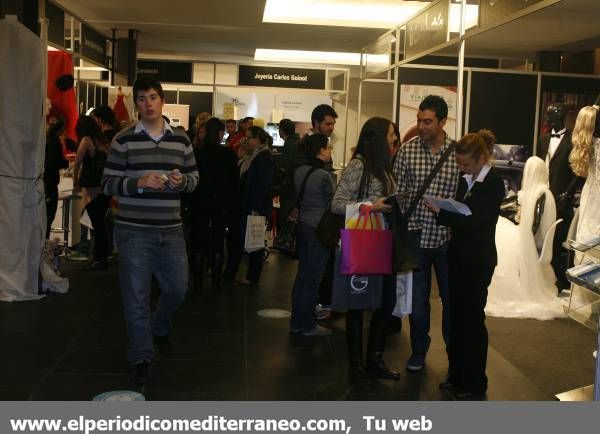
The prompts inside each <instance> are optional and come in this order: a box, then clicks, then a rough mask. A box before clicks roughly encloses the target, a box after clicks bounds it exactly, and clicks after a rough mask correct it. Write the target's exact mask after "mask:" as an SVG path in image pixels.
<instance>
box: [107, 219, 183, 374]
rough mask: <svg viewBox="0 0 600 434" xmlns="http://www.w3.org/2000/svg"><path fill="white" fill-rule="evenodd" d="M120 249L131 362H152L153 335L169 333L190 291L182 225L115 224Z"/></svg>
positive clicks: (120, 271)
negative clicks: (154, 298)
mask: <svg viewBox="0 0 600 434" xmlns="http://www.w3.org/2000/svg"><path fill="white" fill-rule="evenodd" d="M115 239H116V240H117V247H118V249H119V281H120V286H121V296H122V298H123V309H124V311H125V321H126V324H127V336H128V338H129V348H128V350H127V359H128V360H129V363H130V364H131V365H135V364H138V363H140V362H143V361H147V362H149V361H151V360H152V356H153V352H154V346H153V341H152V335H153V334H154V335H156V336H164V335H166V334H167V333H169V327H170V325H171V317H172V316H173V314H174V313H175V311H176V310H177V308H178V307H179V306H180V305H181V303H182V302H183V299H184V297H185V292H186V290H187V280H188V262H187V254H186V248H185V241H184V238H183V229H182V228H181V227H179V228H175V229H170V230H153V231H150V230H141V229H137V228H133V227H131V228H130V227H127V226H124V225H115ZM152 275H154V276H155V277H156V279H157V280H158V283H159V285H160V289H161V294H160V299H159V301H158V305H157V307H156V311H155V312H154V314H153V317H152V315H151V312H150V287H151V283H152Z"/></svg>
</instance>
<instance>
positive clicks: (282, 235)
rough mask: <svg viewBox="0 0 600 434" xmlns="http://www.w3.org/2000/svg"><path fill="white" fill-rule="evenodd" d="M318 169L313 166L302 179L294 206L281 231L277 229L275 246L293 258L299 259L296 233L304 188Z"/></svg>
mask: <svg viewBox="0 0 600 434" xmlns="http://www.w3.org/2000/svg"><path fill="white" fill-rule="evenodd" d="M315 170H316V167H311V168H310V169H309V171H308V173H307V174H306V176H305V177H304V180H303V181H302V186H301V187H300V191H299V192H298V196H296V201H295V204H294V208H292V210H291V211H290V213H289V214H288V215H287V216H286V218H285V221H284V223H283V224H282V225H281V228H280V229H279V231H277V237H276V238H275V248H276V249H277V250H279V252H281V253H282V254H283V255H285V256H288V257H290V258H292V259H298V251H297V249H296V233H297V230H298V214H299V213H300V207H301V206H302V200H303V199H304V190H305V189H306V182H307V181H308V178H309V176H310V175H311V174H312V173H313V172H314V171H315Z"/></svg>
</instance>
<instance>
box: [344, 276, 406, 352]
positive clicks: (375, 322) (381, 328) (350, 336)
mask: <svg viewBox="0 0 600 434" xmlns="http://www.w3.org/2000/svg"><path fill="white" fill-rule="evenodd" d="M395 306H396V275H395V274H391V275H385V276H384V277H383V291H382V293H381V307H380V308H378V309H375V311H374V312H373V316H371V323H370V324H369V339H368V342H367V356H369V355H373V354H376V353H383V352H384V350H385V341H386V337H387V328H388V324H389V322H390V320H391V319H392V312H393V311H394V307H395ZM363 314H364V310H363V309H351V310H348V312H347V313H346V339H347V340H348V348H349V357H350V361H352V359H353V357H358V356H359V354H360V353H362V351H361V349H362V329H363ZM400 324H401V323H400ZM356 340H358V342H356Z"/></svg>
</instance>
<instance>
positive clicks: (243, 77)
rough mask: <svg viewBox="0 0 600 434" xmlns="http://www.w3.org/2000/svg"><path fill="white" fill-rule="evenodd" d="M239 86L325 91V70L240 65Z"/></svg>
mask: <svg viewBox="0 0 600 434" xmlns="http://www.w3.org/2000/svg"><path fill="white" fill-rule="evenodd" d="M238 84H239V85H240V86H269V87H293V88H300V89H325V70H324V69H301V68H280V67H272V66H249V65H240V66H239V74H238Z"/></svg>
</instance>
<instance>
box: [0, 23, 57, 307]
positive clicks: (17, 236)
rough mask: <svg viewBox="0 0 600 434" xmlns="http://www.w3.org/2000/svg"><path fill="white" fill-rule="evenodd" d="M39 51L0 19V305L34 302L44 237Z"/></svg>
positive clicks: (16, 26)
mask: <svg viewBox="0 0 600 434" xmlns="http://www.w3.org/2000/svg"><path fill="white" fill-rule="evenodd" d="M42 54H43V55H45V54H46V53H45V47H43V46H42V41H41V40H40V38H39V37H37V36H36V35H35V34H34V33H32V32H31V31H30V30H29V29H27V28H26V27H25V26H23V25H22V24H21V23H19V22H17V21H16V20H11V19H3V20H0V59H3V61H2V62H0V300H1V301H14V300H28V299H35V298H38V295H37V294H38V270H39V263H40V256H41V252H42V247H43V242H44V235H45V226H46V223H45V213H46V210H45V202H44V186H43V181H42V179H41V175H42V173H43V169H44V152H45V120H44V100H45V93H46V92H45V89H44V86H43V83H45V80H44V74H45V72H44V62H43V56H42Z"/></svg>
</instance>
